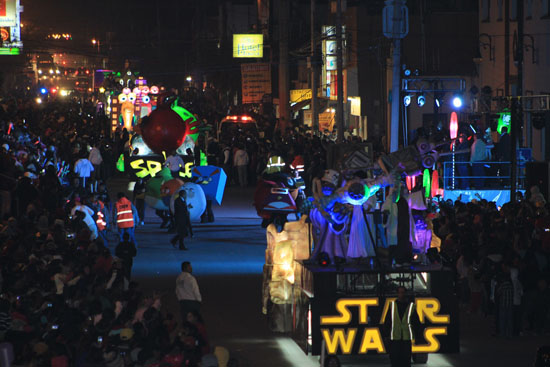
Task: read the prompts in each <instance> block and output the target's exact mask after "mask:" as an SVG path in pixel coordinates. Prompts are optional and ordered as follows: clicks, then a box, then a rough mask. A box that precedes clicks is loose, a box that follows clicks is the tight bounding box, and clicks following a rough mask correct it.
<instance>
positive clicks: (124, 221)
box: [113, 192, 139, 246]
mask: <svg viewBox="0 0 550 367" xmlns="http://www.w3.org/2000/svg"><path fill="white" fill-rule="evenodd" d="M117 198H118V200H117V202H116V203H115V207H114V213H113V220H114V221H115V222H116V226H117V228H118V234H119V235H120V240H121V241H122V240H123V237H122V236H123V234H124V233H128V235H129V236H130V239H131V240H132V242H133V243H134V244H135V245H136V246H137V242H136V238H135V235H134V228H135V225H136V224H137V223H139V217H138V215H137V209H136V207H135V206H134V205H133V204H132V203H131V202H130V200H128V199H127V198H126V196H124V194H123V193H122V192H119V193H118V194H117Z"/></svg>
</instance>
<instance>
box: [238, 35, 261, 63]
mask: <svg viewBox="0 0 550 367" xmlns="http://www.w3.org/2000/svg"><path fill="white" fill-rule="evenodd" d="M263 56H264V36H263V34H234V35H233V57H235V58H241V57H252V58H261V57H263Z"/></svg>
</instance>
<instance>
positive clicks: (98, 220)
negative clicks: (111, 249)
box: [90, 194, 109, 246]
mask: <svg viewBox="0 0 550 367" xmlns="http://www.w3.org/2000/svg"><path fill="white" fill-rule="evenodd" d="M90 207H91V208H92V210H93V211H94V212H95V224H96V226H97V233H98V235H99V237H101V239H102V240H103V244H104V245H105V246H107V244H108V243H109V240H108V238H107V223H109V217H108V213H109V212H108V210H107V207H106V206H105V204H104V203H103V201H101V200H99V196H98V195H97V194H94V196H93V198H92V202H91V203H90Z"/></svg>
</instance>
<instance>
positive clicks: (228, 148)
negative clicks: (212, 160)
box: [222, 144, 233, 185]
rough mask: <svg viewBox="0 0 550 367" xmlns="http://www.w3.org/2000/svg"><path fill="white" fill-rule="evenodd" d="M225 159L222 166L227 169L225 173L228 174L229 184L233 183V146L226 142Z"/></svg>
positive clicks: (223, 152) (224, 147)
mask: <svg viewBox="0 0 550 367" xmlns="http://www.w3.org/2000/svg"><path fill="white" fill-rule="evenodd" d="M222 154H223V159H222V163H223V164H222V168H223V170H224V171H225V174H226V175H227V184H228V185H230V184H231V180H232V179H233V177H232V176H233V175H232V173H233V168H232V167H231V161H232V160H231V146H229V145H227V144H224V146H223V151H222Z"/></svg>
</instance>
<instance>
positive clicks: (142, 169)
mask: <svg viewBox="0 0 550 367" xmlns="http://www.w3.org/2000/svg"><path fill="white" fill-rule="evenodd" d="M143 163H145V161H144V160H143V159H137V160H135V161H132V162H130V167H132V168H133V169H139V170H140V171H138V172H136V176H137V177H139V178H143V177H146V176H147V175H148V174H149V170H148V169H147V168H145V167H141V165H142V164H143Z"/></svg>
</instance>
